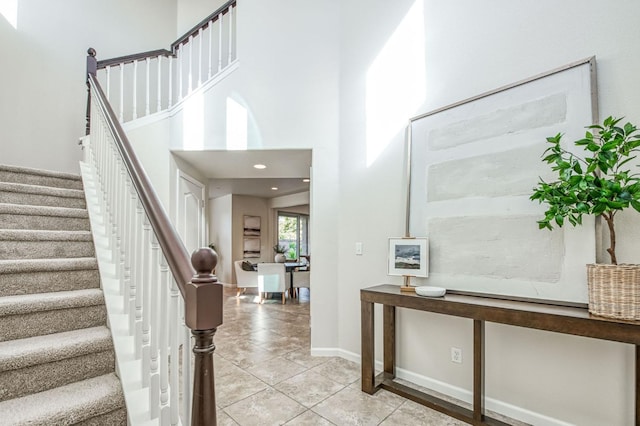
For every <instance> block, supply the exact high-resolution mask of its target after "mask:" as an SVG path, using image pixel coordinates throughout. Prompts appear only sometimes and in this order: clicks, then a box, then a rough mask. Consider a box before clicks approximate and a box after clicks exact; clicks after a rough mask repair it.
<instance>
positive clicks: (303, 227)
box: [278, 212, 309, 260]
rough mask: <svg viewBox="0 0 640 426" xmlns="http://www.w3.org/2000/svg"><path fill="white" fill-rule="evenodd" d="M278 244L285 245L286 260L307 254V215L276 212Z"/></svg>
mask: <svg viewBox="0 0 640 426" xmlns="http://www.w3.org/2000/svg"><path fill="white" fill-rule="evenodd" d="M278 245H280V246H284V247H285V252H284V255H285V257H286V258H287V260H298V259H300V256H309V216H308V215H305V214H298V213H288V212H278Z"/></svg>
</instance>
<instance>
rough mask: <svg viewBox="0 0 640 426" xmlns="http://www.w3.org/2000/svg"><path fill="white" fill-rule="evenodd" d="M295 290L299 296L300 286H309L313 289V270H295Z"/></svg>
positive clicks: (295, 293)
mask: <svg viewBox="0 0 640 426" xmlns="http://www.w3.org/2000/svg"><path fill="white" fill-rule="evenodd" d="M291 273H292V274H293V291H294V295H295V296H296V297H298V289H299V288H308V289H309V290H311V279H310V278H311V271H293V272H291Z"/></svg>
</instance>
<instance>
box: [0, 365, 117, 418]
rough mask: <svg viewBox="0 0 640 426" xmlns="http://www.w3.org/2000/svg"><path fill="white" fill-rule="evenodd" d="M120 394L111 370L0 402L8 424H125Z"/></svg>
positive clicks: (3, 415) (0, 412)
mask: <svg viewBox="0 0 640 426" xmlns="http://www.w3.org/2000/svg"><path fill="white" fill-rule="evenodd" d="M124 407H125V405H124V396H123V394H122V387H121V386H120V381H119V380H118V378H117V377H116V375H115V374H113V373H110V374H105V375H103V376H98V377H93V378H90V379H86V380H82V381H80V382H75V383H71V384H68V385H65V386H61V387H58V388H55V389H50V390H47V391H44V392H39V393H36V394H32V395H27V396H23V397H21V398H16V399H11V400H8V401H3V402H0V416H1V418H2V422H3V424H8V425H68V424H85V425H88V424H91V425H125V424H126V422H127V421H126V413H125V412H124Z"/></svg>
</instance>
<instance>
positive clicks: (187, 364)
mask: <svg viewBox="0 0 640 426" xmlns="http://www.w3.org/2000/svg"><path fill="white" fill-rule="evenodd" d="M180 311H181V315H180V331H181V334H182V413H183V414H184V419H183V423H184V424H191V399H192V397H191V394H192V391H193V372H192V369H191V330H189V328H188V327H187V326H186V323H185V313H184V303H182V304H181V305H180Z"/></svg>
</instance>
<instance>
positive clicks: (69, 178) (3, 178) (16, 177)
mask: <svg viewBox="0 0 640 426" xmlns="http://www.w3.org/2000/svg"><path fill="white" fill-rule="evenodd" d="M0 182H13V183H26V184H29V185H40V186H52V187H56V188H69V189H82V179H81V178H80V176H79V175H74V174H71V173H64V172H56V171H52V170H40V169H32V168H29V167H20V166H8V165H2V164H0Z"/></svg>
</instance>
